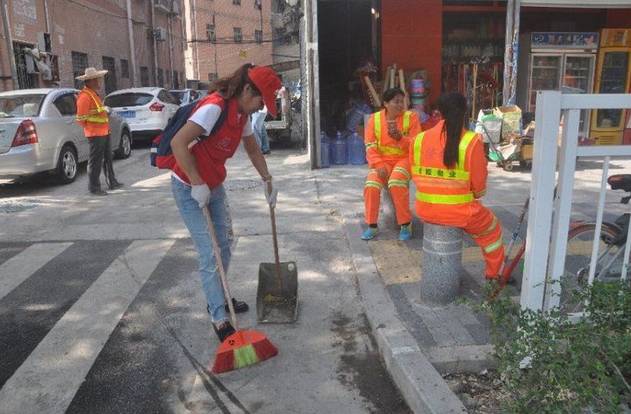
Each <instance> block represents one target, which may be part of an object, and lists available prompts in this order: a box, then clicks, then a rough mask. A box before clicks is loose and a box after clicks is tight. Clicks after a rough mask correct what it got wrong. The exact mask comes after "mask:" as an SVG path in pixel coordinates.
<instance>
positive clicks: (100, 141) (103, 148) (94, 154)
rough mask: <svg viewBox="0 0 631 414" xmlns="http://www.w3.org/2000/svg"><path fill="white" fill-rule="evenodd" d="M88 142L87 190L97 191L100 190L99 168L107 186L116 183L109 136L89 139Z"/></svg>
mask: <svg viewBox="0 0 631 414" xmlns="http://www.w3.org/2000/svg"><path fill="white" fill-rule="evenodd" d="M88 141H89V142H90V159H89V160H88V176H89V178H90V182H89V187H88V188H89V190H90V191H98V190H100V189H101V178H100V177H101V166H102V167H103V173H104V174H105V181H106V182H107V184H108V186H111V185H113V184H115V183H116V177H115V176H114V167H113V165H112V144H111V142H110V136H109V135H105V136H102V137H90V138H89V139H88Z"/></svg>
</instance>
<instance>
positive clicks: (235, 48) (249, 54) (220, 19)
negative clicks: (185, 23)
mask: <svg viewBox="0 0 631 414" xmlns="http://www.w3.org/2000/svg"><path fill="white" fill-rule="evenodd" d="M237 2H240V4H234V3H235V0H196V2H195V6H196V8H195V10H194V13H192V14H193V15H194V19H195V21H194V24H193V25H192V26H193V30H194V31H193V34H192V37H191V39H189V40H191V43H189V45H190V46H191V47H192V48H193V51H192V59H191V61H190V63H189V64H190V66H191V67H190V68H189V72H188V73H189V74H191V75H192V76H196V77H197V79H198V80H200V81H204V82H207V81H208V79H209V78H208V77H209V74H215V73H216V74H217V75H218V76H220V77H221V76H226V75H229V74H230V73H232V72H233V71H234V70H235V69H236V68H238V67H239V66H241V65H243V64H244V63H253V64H255V65H269V64H271V63H272V42H271V40H272V29H271V23H270V17H271V0H262V10H261V11H259V9H258V8H255V7H254V4H255V0H240V1H238V0H237ZM190 4H192V2H191V3H190ZM213 22H214V26H215V36H216V39H217V41H216V43H215V44H212V43H209V42H208V36H207V32H206V30H207V25H208V24H213ZM261 26H262V27H261ZM234 28H240V29H241V33H242V37H243V41H242V43H235V41H234ZM261 28H262V42H261V43H256V39H255V31H257V30H261Z"/></svg>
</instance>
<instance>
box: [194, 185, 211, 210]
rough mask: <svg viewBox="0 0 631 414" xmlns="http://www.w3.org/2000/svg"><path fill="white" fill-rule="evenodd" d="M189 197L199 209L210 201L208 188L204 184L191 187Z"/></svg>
mask: <svg viewBox="0 0 631 414" xmlns="http://www.w3.org/2000/svg"><path fill="white" fill-rule="evenodd" d="M191 197H193V199H194V200H195V201H197V202H198V203H199V208H203V207H204V206H207V205H208V202H209V201H210V188H208V186H207V185H206V184H198V185H193V187H192V188H191Z"/></svg>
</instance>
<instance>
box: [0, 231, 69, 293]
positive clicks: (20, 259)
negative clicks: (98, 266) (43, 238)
mask: <svg viewBox="0 0 631 414" xmlns="http://www.w3.org/2000/svg"><path fill="white" fill-rule="evenodd" d="M70 246H72V243H37V244H33V245H31V246H29V247H27V248H26V249H24V250H23V251H22V252H20V253H19V254H17V255H15V256H13V257H12V258H10V259H9V260H7V261H6V262H4V263H3V264H2V265H0V299H2V298H3V297H5V296H6V295H7V294H8V293H9V292H11V291H12V290H13V289H15V288H16V287H18V286H19V285H20V283H22V282H24V281H25V280H26V279H28V278H29V277H31V275H32V274H33V273H35V272H36V271H37V270H39V269H40V268H41V267H42V266H44V265H45V264H46V263H47V262H49V261H50V260H52V259H54V258H55V257H57V256H58V255H59V254H61V253H62V252H63V251H64V250H66V249H67V248H68V247H70Z"/></svg>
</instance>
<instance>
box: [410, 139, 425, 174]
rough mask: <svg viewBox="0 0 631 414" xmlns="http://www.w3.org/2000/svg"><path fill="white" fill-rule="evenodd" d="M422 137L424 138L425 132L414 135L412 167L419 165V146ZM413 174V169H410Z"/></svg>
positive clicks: (421, 142)
mask: <svg viewBox="0 0 631 414" xmlns="http://www.w3.org/2000/svg"><path fill="white" fill-rule="evenodd" d="M423 138H425V132H421V133H420V134H418V135H417V136H416V139H415V140H414V167H416V166H420V165H421V146H422V144H423ZM412 173H413V174H414V170H412Z"/></svg>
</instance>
